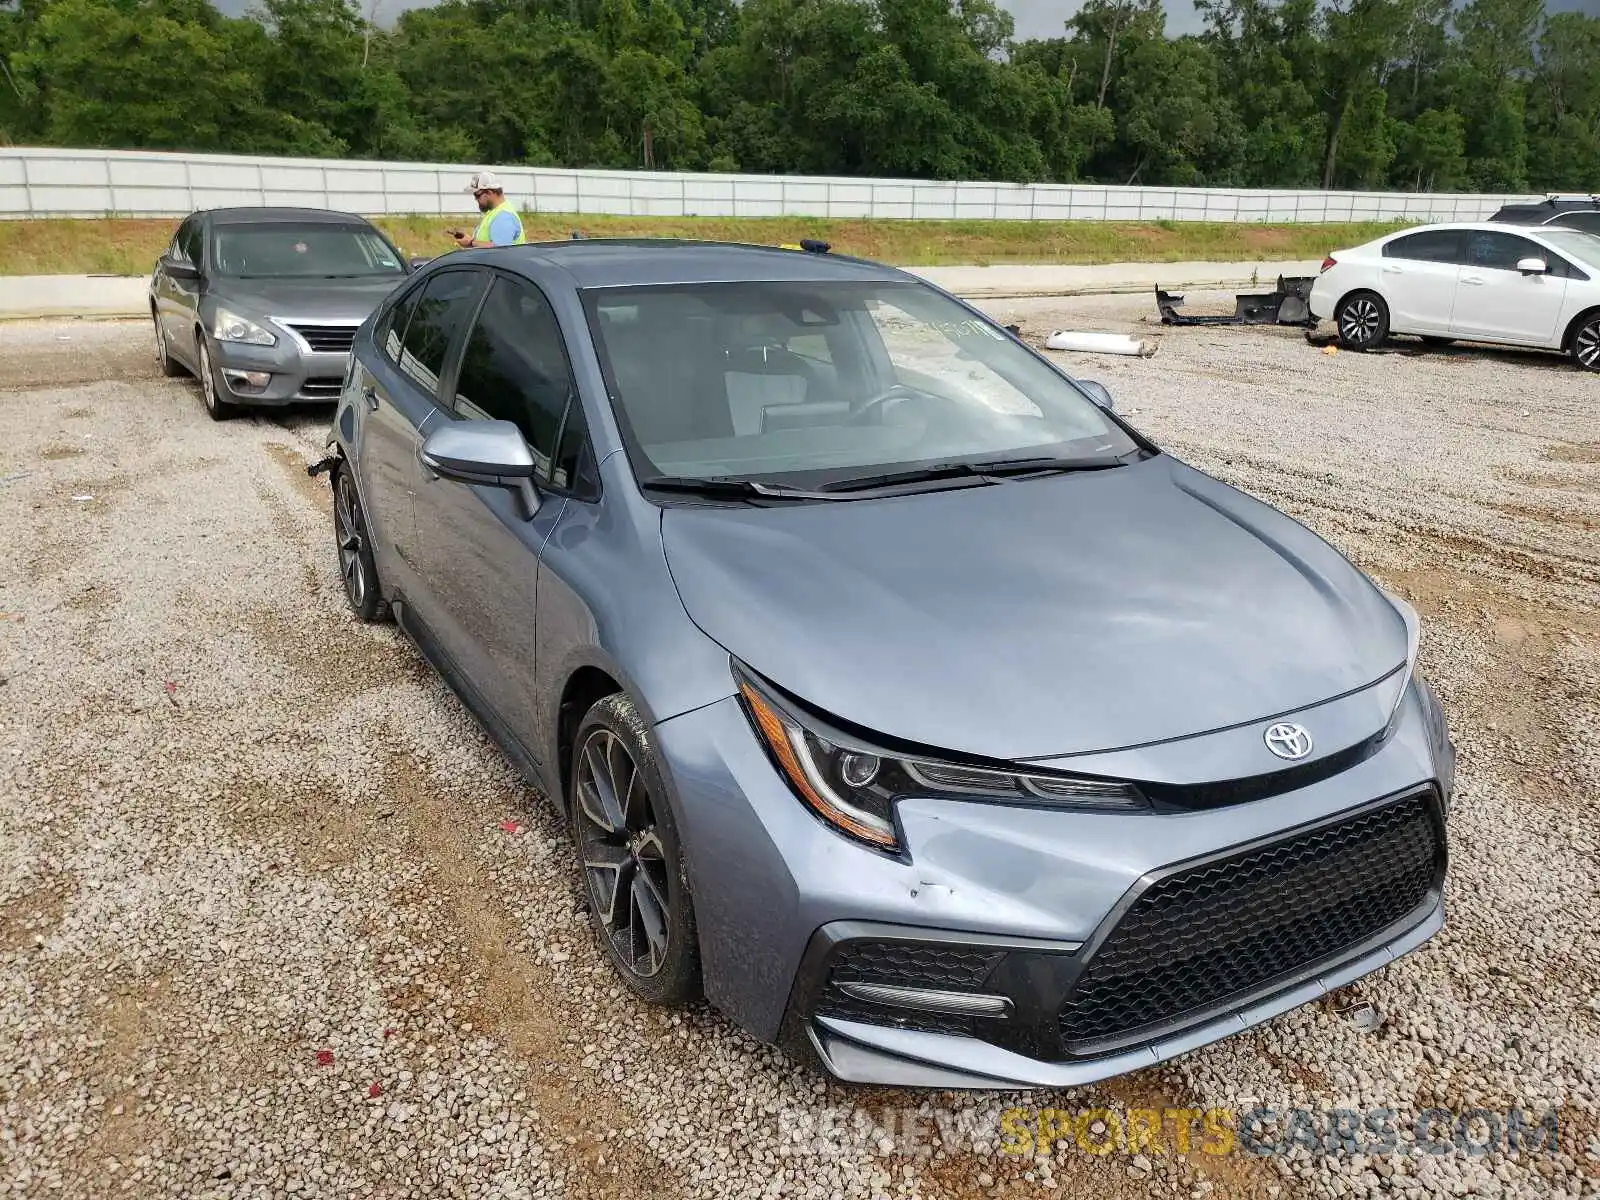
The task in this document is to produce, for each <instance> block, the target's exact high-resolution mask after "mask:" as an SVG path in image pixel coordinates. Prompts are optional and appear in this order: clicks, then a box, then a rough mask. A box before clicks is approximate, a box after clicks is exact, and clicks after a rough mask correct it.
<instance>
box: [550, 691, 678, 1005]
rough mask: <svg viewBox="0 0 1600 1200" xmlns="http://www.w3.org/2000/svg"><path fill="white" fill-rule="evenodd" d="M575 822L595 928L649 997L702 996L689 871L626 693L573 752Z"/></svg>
mask: <svg viewBox="0 0 1600 1200" xmlns="http://www.w3.org/2000/svg"><path fill="white" fill-rule="evenodd" d="M568 788H569V793H568V794H569V795H570V796H571V799H572V804H571V812H570V813H569V816H570V818H571V821H572V840H573V843H574V844H575V845H576V847H577V855H578V874H579V878H580V879H581V881H582V883H581V886H582V888H583V896H584V900H585V901H586V902H587V904H588V908H589V923H590V925H591V926H592V927H593V928H594V932H595V936H596V937H597V938H598V939H599V942H600V946H601V949H602V950H603V951H604V953H605V956H606V959H607V960H608V961H609V962H610V963H611V966H612V969H613V970H615V971H616V973H617V974H618V975H619V976H621V978H622V981H623V982H624V983H625V984H627V985H628V989H629V990H630V991H632V992H633V993H634V994H635V995H636V996H638V997H639V998H640V999H641V1000H644V1001H646V1002H647V1003H650V1004H659V1005H663V1006H676V1005H680V1004H686V1003H688V1002H689V1001H691V1000H693V999H695V998H696V997H697V996H698V995H699V994H700V943H699V935H698V934H697V932H696V930H695V920H694V903H693V900H692V898H691V896H690V890H689V869H688V866H687V864H686V862H685V859H684V855H683V844H682V843H681V842H680V841H679V840H678V825H677V822H676V820H674V819H673V815H672V807H671V804H670V803H669V802H668V800H667V789H666V784H665V781H664V779H663V777H662V771H661V765H660V759H659V758H658V757H657V755H656V752H655V747H654V744H653V743H652V742H651V740H650V734H649V730H648V729H647V728H646V727H645V723H644V721H643V720H642V719H641V718H640V716H639V713H638V711H637V710H636V709H635V708H634V707H633V703H632V701H630V700H629V699H628V697H627V696H626V695H625V694H624V693H622V692H614V693H612V694H611V695H609V696H606V697H604V698H603V699H600V700H597V701H596V702H595V704H594V706H593V707H592V708H590V709H589V711H588V712H587V713H586V714H584V718H583V723H582V724H581V725H579V726H578V735H577V737H576V739H575V740H574V743H573V749H572V774H571V778H570V779H569V780H568Z"/></svg>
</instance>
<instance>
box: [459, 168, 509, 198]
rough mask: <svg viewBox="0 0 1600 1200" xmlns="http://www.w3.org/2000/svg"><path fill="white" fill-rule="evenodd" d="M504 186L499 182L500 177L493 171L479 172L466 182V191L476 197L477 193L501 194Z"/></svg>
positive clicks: (504, 188)
mask: <svg viewBox="0 0 1600 1200" xmlns="http://www.w3.org/2000/svg"><path fill="white" fill-rule="evenodd" d="M505 190H506V186H505V184H503V183H501V182H500V176H498V175H496V174H495V173H494V172H493V171H479V172H478V173H477V174H476V175H474V176H473V177H472V178H471V179H470V180H468V181H467V191H468V192H469V193H470V194H473V195H476V194H477V193H478V192H503V191H505Z"/></svg>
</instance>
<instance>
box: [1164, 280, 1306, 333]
mask: <svg viewBox="0 0 1600 1200" xmlns="http://www.w3.org/2000/svg"><path fill="white" fill-rule="evenodd" d="M1314 282H1316V280H1315V278H1314V277H1313V276H1310V275H1293V276H1284V275H1279V276H1278V286H1277V288H1276V289H1275V290H1274V291H1270V292H1241V293H1240V294H1239V295H1237V296H1235V297H1234V298H1233V314H1232V315H1231V316H1229V315H1227V314H1222V313H1218V314H1216V315H1213V316H1195V315H1191V314H1187V313H1181V312H1179V311H1178V309H1179V308H1181V307H1182V306H1183V297H1182V296H1181V295H1179V294H1177V293H1174V292H1167V291H1163V290H1162V289H1160V288H1157V289H1156V308H1157V309H1158V310H1160V312H1161V323H1162V324H1163V325H1304V326H1307V327H1309V326H1313V325H1315V324H1316V323H1317V321H1316V318H1315V317H1313V316H1312V315H1311V285H1312V284H1313V283H1314Z"/></svg>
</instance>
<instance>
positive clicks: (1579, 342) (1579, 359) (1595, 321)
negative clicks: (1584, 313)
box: [1572, 312, 1600, 371]
mask: <svg viewBox="0 0 1600 1200" xmlns="http://www.w3.org/2000/svg"><path fill="white" fill-rule="evenodd" d="M1572 361H1573V362H1575V363H1576V364H1577V365H1578V367H1579V369H1580V370H1584V371H1600V312H1597V313H1592V314H1590V316H1589V317H1587V318H1586V319H1585V320H1584V322H1583V324H1582V325H1579V326H1578V327H1577V328H1576V329H1574V330H1573V331H1572Z"/></svg>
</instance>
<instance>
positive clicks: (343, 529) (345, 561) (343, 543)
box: [333, 470, 367, 610]
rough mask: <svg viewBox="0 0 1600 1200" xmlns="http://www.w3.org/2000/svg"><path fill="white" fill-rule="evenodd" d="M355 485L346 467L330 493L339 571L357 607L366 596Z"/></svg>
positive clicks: (351, 602) (352, 602)
mask: <svg viewBox="0 0 1600 1200" xmlns="http://www.w3.org/2000/svg"><path fill="white" fill-rule="evenodd" d="M358 504H359V501H358V500H357V498H356V485H355V484H354V483H353V482H352V481H351V479H350V472H349V471H348V470H344V471H340V472H339V482H338V485H337V486H336V488H335V489H334V493H333V532H334V537H335V538H336V539H337V541H338V543H339V574H340V575H341V576H342V577H343V578H344V592H345V595H346V596H348V597H349V598H350V606H351V607H352V608H354V609H357V610H359V609H360V608H361V606H362V604H363V603H365V601H366V598H367V573H366V570H365V567H364V565H363V563H362V561H361V548H362V546H361V520H360V517H359V516H358V515H357V513H358V507H357V506H358Z"/></svg>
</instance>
